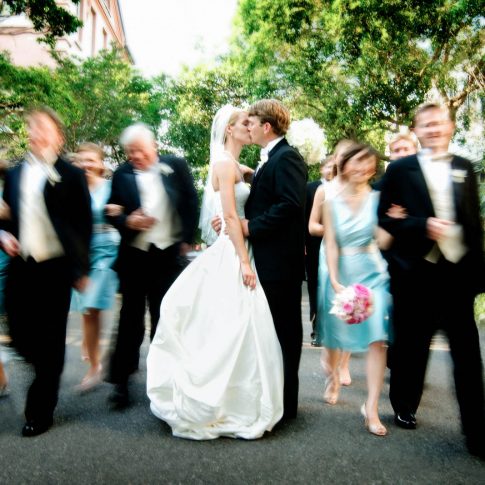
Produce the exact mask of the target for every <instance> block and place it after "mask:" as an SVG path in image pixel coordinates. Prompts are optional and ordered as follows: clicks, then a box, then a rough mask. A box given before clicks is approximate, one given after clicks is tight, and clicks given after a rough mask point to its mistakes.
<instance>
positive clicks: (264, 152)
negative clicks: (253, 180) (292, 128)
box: [255, 136, 284, 175]
mask: <svg viewBox="0 0 485 485" xmlns="http://www.w3.org/2000/svg"><path fill="white" fill-rule="evenodd" d="M283 138H284V136H279V137H278V138H275V139H274V140H271V141H270V142H269V143H268V144H267V145H266V146H265V147H264V148H261V152H260V155H259V163H258V166H257V167H256V172H255V175H256V173H258V172H259V169H260V168H261V167H262V166H263V165H264V164H265V163H266V162H267V161H268V157H269V152H270V151H271V150H272V149H273V148H274V147H275V146H276V145H277V144H278V143H279V142H280V141H281V140H282V139H283Z"/></svg>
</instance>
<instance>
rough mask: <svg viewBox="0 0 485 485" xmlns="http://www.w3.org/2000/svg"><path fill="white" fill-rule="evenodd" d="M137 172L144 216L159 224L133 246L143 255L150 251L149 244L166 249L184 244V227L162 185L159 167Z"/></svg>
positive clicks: (139, 237) (137, 238) (142, 234)
mask: <svg viewBox="0 0 485 485" xmlns="http://www.w3.org/2000/svg"><path fill="white" fill-rule="evenodd" d="M134 172H135V179H136V184H137V186H138V191H139V193H140V201H141V207H142V209H143V212H144V214H145V215H147V216H151V217H154V218H155V219H156V222H155V224H153V226H152V227H151V228H150V229H148V230H147V231H141V232H140V234H138V236H137V237H136V238H135V239H134V240H133V243H132V246H133V247H135V248H138V249H141V250H143V251H148V249H149V247H150V244H154V245H155V246H156V247H157V248H159V249H166V248H168V247H169V246H172V245H173V244H175V243H176V242H178V241H180V240H181V233H182V224H181V221H180V218H179V216H178V214H177V212H176V210H175V208H174V207H173V206H172V204H171V202H170V199H169V198H168V195H167V191H166V190H165V187H164V185H163V182H162V177H161V174H160V166H159V163H158V162H155V163H154V164H153V165H151V167H149V168H148V169H147V170H136V169H135V170H134Z"/></svg>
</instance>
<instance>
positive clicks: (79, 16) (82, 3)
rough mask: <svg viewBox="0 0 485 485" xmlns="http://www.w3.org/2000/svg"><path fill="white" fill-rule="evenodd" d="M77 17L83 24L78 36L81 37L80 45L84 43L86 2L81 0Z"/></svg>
mask: <svg viewBox="0 0 485 485" xmlns="http://www.w3.org/2000/svg"><path fill="white" fill-rule="evenodd" d="M77 16H78V18H79V20H81V22H82V23H83V26H82V27H81V28H80V29H79V31H78V35H79V43H81V42H82V41H83V33H84V24H85V21H84V0H81V1H80V2H79V3H78V5H77Z"/></svg>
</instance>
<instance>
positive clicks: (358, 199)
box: [322, 143, 391, 436]
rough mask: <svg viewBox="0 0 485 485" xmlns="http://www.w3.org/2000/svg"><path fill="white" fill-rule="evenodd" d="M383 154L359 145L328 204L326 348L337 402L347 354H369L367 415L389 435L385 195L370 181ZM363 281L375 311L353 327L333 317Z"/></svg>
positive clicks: (371, 426) (329, 385)
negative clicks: (385, 420) (384, 417)
mask: <svg viewBox="0 0 485 485" xmlns="http://www.w3.org/2000/svg"><path fill="white" fill-rule="evenodd" d="M377 160H378V157H377V153H376V152H375V151H374V150H373V149H372V148H371V147H369V146H367V145H363V144H359V143H356V144H354V145H353V146H351V147H350V148H348V149H347V151H346V153H345V154H344V155H343V157H342V159H341V160H340V167H339V169H340V174H341V179H342V182H343V183H344V184H345V185H344V186H343V188H342V190H341V191H340V193H339V194H338V195H336V196H335V197H333V198H331V199H330V200H327V201H325V203H324V225H325V252H326V258H327V266H328V275H329V278H328V279H327V281H326V287H325V288H324V292H323V295H324V303H323V311H324V313H325V318H324V319H323V326H324V328H323V342H322V343H323V345H324V346H325V347H326V348H327V351H328V361H327V364H328V368H329V369H328V370H329V374H328V378H327V382H326V394H327V395H328V398H329V400H330V399H331V400H332V401H333V402H337V399H338V394H339V390H340V379H339V374H338V365H339V361H340V358H341V353H342V351H350V352H367V365H366V373H367V400H366V402H365V403H364V404H363V405H362V408H361V412H362V414H363V415H364V417H365V424H366V427H367V429H368V431H369V432H370V433H372V434H374V435H378V436H384V435H386V434H387V430H386V428H385V427H384V425H383V424H382V423H381V421H380V419H379V412H378V403H379V397H380V393H381V388H382V383H383V380H384V371H385V366H386V345H385V344H386V342H387V341H388V339H389V337H388V326H389V307H390V304H391V297H390V293H389V275H388V273H387V265H386V263H385V261H384V259H383V258H382V256H381V253H380V251H379V248H378V246H377V240H379V239H380V238H381V234H380V231H382V230H381V229H379V228H378V227H377V204H378V199H379V193H378V192H375V191H373V190H372V188H371V186H370V185H369V181H370V179H371V178H372V177H373V175H374V174H375V173H376V167H377ZM355 283H359V284H361V285H364V286H366V287H367V288H369V289H370V290H371V291H372V293H373V307H374V312H373V313H372V314H371V315H370V317H369V318H367V319H366V320H364V321H363V322H362V323H359V324H356V325H349V324H348V323H345V322H344V321H343V320H340V319H339V318H337V316H335V315H333V314H330V313H329V312H330V309H331V308H332V305H333V300H334V298H335V295H336V294H337V293H340V292H341V291H343V290H344V289H345V288H346V287H348V286H350V285H353V284H355Z"/></svg>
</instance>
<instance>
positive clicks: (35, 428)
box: [22, 419, 52, 438]
mask: <svg viewBox="0 0 485 485" xmlns="http://www.w3.org/2000/svg"><path fill="white" fill-rule="evenodd" d="M51 426H52V420H51V419H50V420H47V421H27V422H26V423H25V424H24V427H23V428H22V436H25V437H26V438H31V437H32V436H37V435H39V434H42V433H45V432H46V431H48V429H49V428H50V427H51Z"/></svg>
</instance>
